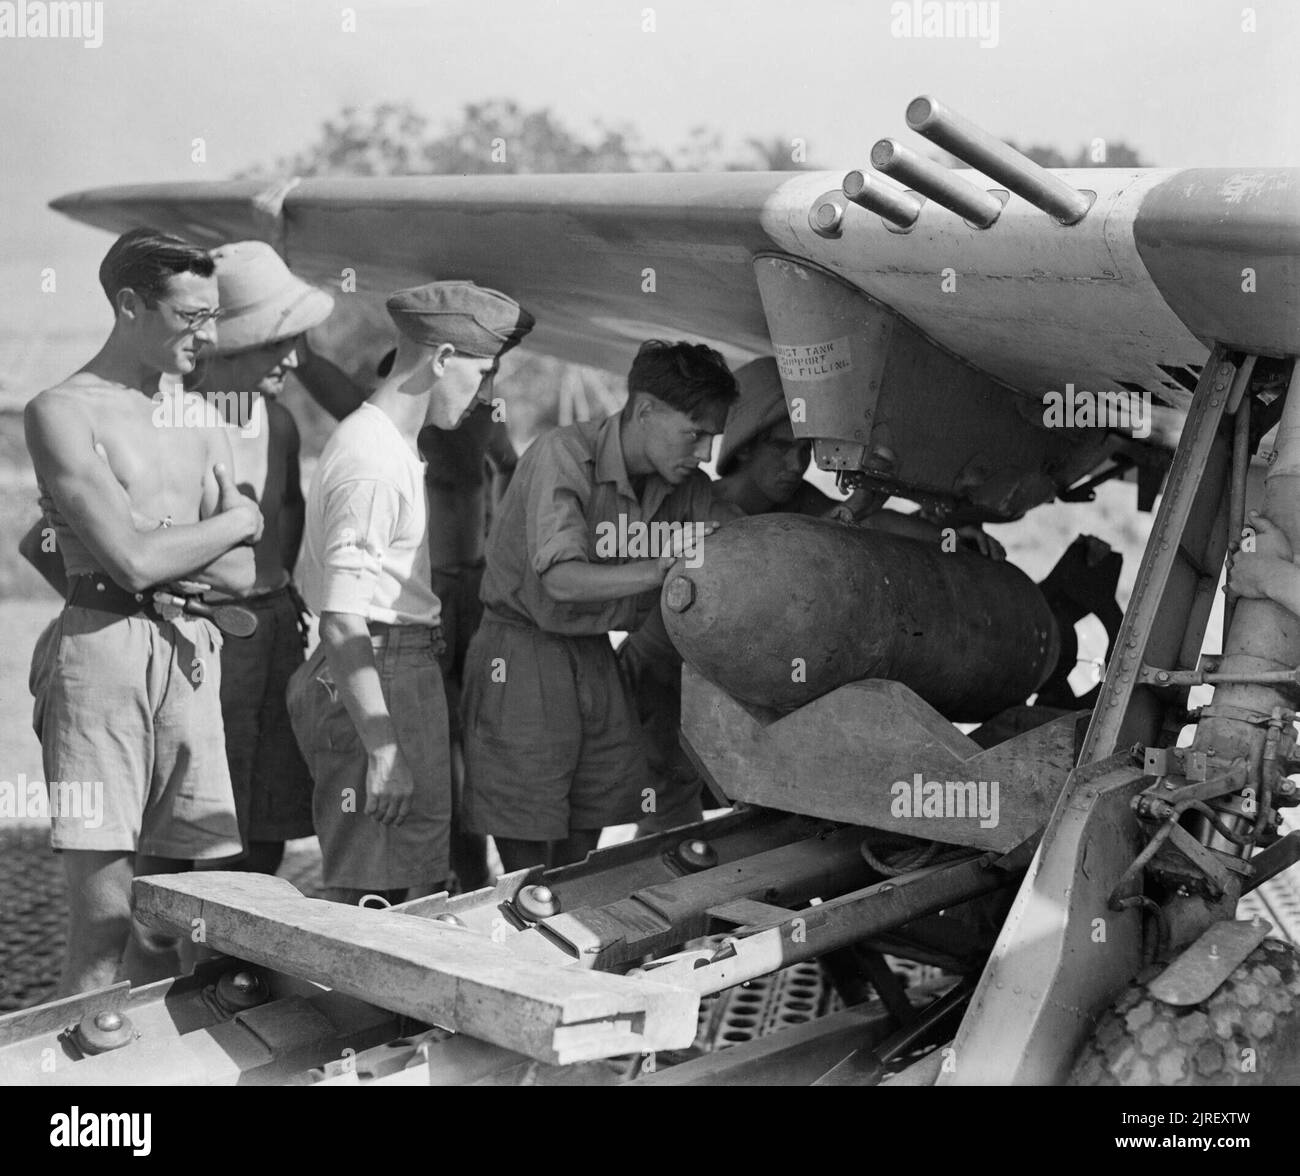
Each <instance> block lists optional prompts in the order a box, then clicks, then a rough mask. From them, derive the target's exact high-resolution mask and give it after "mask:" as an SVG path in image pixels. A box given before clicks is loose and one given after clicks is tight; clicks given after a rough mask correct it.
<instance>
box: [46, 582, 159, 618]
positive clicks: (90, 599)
mask: <svg viewBox="0 0 1300 1176" xmlns="http://www.w3.org/2000/svg"><path fill="white" fill-rule="evenodd" d="M67 603H68V604H70V605H76V606H77V607H78V608H93V609H98V610H99V611H100V612H106V613H112V614H113V615H114V616H119V617H148V618H149V619H150V620H153V621H159V620H161V619H162V618H161V617H160V616H159V615H158V611H157V609H155V608H154V604H153V593H152V592H128V591H127V590H126V589H125V588H123V587H122V586H121V585H120V584H118V583H116V582H115V581H114V580H113V579H111V578H110V577H109V576H106V575H103V574H102V573H93V572H92V573H89V574H86V575H80V576H72V577H70V578H69V582H68V600H67Z"/></svg>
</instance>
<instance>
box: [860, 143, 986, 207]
mask: <svg viewBox="0 0 1300 1176" xmlns="http://www.w3.org/2000/svg"><path fill="white" fill-rule="evenodd" d="M871 166H872V167H874V168H875V169H876V170H877V171H879V172H884V174H885V175H887V176H892V177H893V178H894V179H896V180H898V181H899V182H901V183H904V184H906V185H907V186H908V187H909V188H915V189H916V190H917V191H918V192H920V193H921V195H922V196H928V197H929V198H930V199H931V200H933V201H934V202H935V203H936V204H942V205H943V206H944V208H947V209H950V210H951V211H952V212H955V213H956V214H957V215H958V216H960V217H962V218H963V219H965V220H968V221H970V223H971V224H973V225H977V226H978V227H979V228H981V229H987V228H988V227H989V226H990V225H991V224H993V222H994V221H996V220H997V219H998V217H999V216H1001V215H1002V201H1000V200H999V199H998V198H997V197H996V196H993V195H990V194H989V193H988V192H983V191H981V190H980V189H979V188H977V187H975V185H974V184H971V183H968V182H967V181H966V180H963V179H959V178H958V177H957V176H955V175H953V174H952V172H950V171H949V170H948V169H947V168H946V167H944V166H943V165H942V164H938V163H935V162H934V160H932V159H926V158H925V157H924V156H923V155H917V153H916V152H915V151H912V150H911V149H910V148H907V147H904V146H903V145H902V144H901V143H900V142H898V140H896V139H881V140H880V141H879V142H878V143H877V144H876V145H875V146H874V147H872V149H871Z"/></svg>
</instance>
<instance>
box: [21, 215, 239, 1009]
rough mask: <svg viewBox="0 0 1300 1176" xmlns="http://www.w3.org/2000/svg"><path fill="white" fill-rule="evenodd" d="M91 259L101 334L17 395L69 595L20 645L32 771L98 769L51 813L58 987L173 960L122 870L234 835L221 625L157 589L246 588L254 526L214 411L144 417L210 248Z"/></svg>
mask: <svg viewBox="0 0 1300 1176" xmlns="http://www.w3.org/2000/svg"><path fill="white" fill-rule="evenodd" d="M99 276H100V283H101V285H102V286H103V288H104V293H105V294H106V295H107V297H108V300H109V302H110V303H111V305H112V307H113V314H114V322H113V329H112V332H111V333H110V335H109V337H108V340H107V342H106V343H105V344H104V346H103V347H102V348H101V349H100V351H99V353H98V354H97V355H96V356H95V357H94V358H93V359H92V360H91V361H90V362H89V363H87V364H86V366H85V367H83V368H81V369H80V370H79V371H77V372H75V373H74V374H73V375H71V376H69V377H68V379H67V380H65V381H64V382H63V383H62V384H59V385H57V386H56V387H54V388H50V389H48V390H47V391H44V392H42V393H40V394H39V395H38V396H36V397H35V398H34V399H33V400H32V401H31V402H30V403H29V404H28V405H27V409H26V413H25V423H26V429H27V447H28V449H29V451H30V453H31V457H32V462H33V464H34V466H35V468H36V476H37V480H38V483H39V486H40V489H41V495H42V501H43V503H44V504H45V509H46V520H47V522H48V524H49V525H50V526H51V527H53V529H54V533H55V536H56V542H57V545H58V548H59V550H60V551H61V553H62V556H63V562H64V565H65V568H66V572H67V577H68V592H67V604H66V605H65V607H64V609H63V611H62V613H61V614H60V615H59V618H58V620H57V622H56V624H55V625H54V626H53V628H52V629H51V630H50V631H49V634H48V639H47V640H44V641H42V642H40V643H39V644H38V647H37V650H36V654H35V656H34V658H33V664H32V688H33V691H32V692H33V694H34V695H35V698H36V706H35V714H34V723H35V727H36V731H37V734H38V735H39V736H40V740H41V757H42V761H43V765H44V769H45V776H46V779H47V781H59V780H102V781H103V782H104V813H103V814H102V816H103V820H102V822H100V823H98V825H97V827H95V828H90V827H89V822H86V821H84V820H78V819H76V817H75V816H74V815H70V814H66V813H62V812H59V811H55V812H53V813H52V823H53V831H52V835H51V844H52V845H53V847H54V848H55V849H56V850H59V851H62V855H63V866H64V872H65V875H66V877H67V890H68V905H69V921H68V947H67V956H66V959H65V962H64V969H63V977H62V980H61V983H60V989H59V991H60V993H61V995H68V994H70V993H74V992H82V991H86V990H88V989H91V988H96V987H99V986H101V985H105V984H110V983H112V982H113V981H114V980H115V979H117V977H118V969H119V966H121V967H122V968H123V970H124V972H125V975H126V977H127V978H128V979H130V980H131V981H132V982H133V983H136V984H139V983H143V982H146V981H148V980H153V979H157V978H159V977H162V976H169V975H174V974H175V973H176V971H177V970H178V961H177V959H176V955H175V948H176V941H175V940H172V939H168V938H165V937H163V936H159V935H157V934H154V933H150V932H148V931H146V930H145V929H144V928H143V927H141V926H140V925H138V924H135V925H134V926H133V921H132V918H131V879H132V876H133V874H149V873H162V872H168V871H174V870H178V869H184V868H188V866H189V863H190V861H191V860H193V859H206V858H219V857H227V856H230V855H232V854H236V853H239V852H240V843H239V829H238V825H237V823H236V819H235V809H234V801H233V798H232V795H231V787H230V776H229V773H228V771H227V768H226V753H225V745H224V740H223V737H222V724H221V704H220V688H221V660H220V645H221V637H220V634H219V633H218V631H217V629H216V628H215V627H214V626H213V625H212V624H211V623H210V622H208V621H206V620H201V619H198V618H194V617H189V616H185V615H178V616H175V617H173V619H171V620H163V619H162V618H161V616H160V614H159V613H158V612H157V611H156V610H155V609H154V607H153V597H152V590H153V589H154V588H155V587H156V586H159V585H164V584H172V583H175V582H177V581H193V580H201V581H202V582H204V583H207V584H211V585H212V586H214V587H216V588H220V589H222V590H224V591H226V592H228V593H231V594H234V595H240V594H243V593H246V592H248V591H249V590H250V589H251V588H252V586H253V583H254V561H253V553H252V550H251V546H250V545H251V544H255V543H256V542H257V540H258V538H259V537H260V535H261V532H262V516H261V514H260V512H259V511H258V507H257V504H256V503H255V502H253V501H252V500H251V499H250V498H247V497H246V496H244V495H242V494H241V493H240V492H239V490H238V489H237V488H236V486H235V484H234V482H233V480H232V478H231V475H230V472H229V468H230V463H231V450H230V442H229V440H228V439H227V437H226V434H225V430H224V429H222V428H220V427H211V428H208V427H201V426H200V427H193V426H191V427H186V428H176V429H161V428H158V427H156V426H155V423H154V412H155V408H156V404H155V397H156V396H157V395H158V394H159V391H160V386H159V385H160V379H161V377H163V376H164V375H167V376H173V377H174V376H183V375H185V374H187V373H189V372H191V371H192V370H193V369H194V366H195V362H196V359H197V357H198V354H199V352H200V350H201V349H202V347H203V346H204V344H206V343H208V342H210V341H211V339H212V337H213V333H214V331H213V327H212V325H211V324H212V322H213V320H214V319H215V318H216V316H217V314H218V313H219V310H218V306H217V283H216V279H215V278H214V276H213V262H212V258H211V257H210V256H209V255H208V253H207V252H206V251H204V250H202V249H199V248H197V247H196V246H194V245H191V244H190V243H188V242H186V241H183V240H181V239H180V238H177V237H172V236H168V235H166V234H163V233H159V232H157V231H155V230H152V229H136V230H134V231H132V232H130V233H127V234H126V235H125V236H123V237H120V238H119V239H118V240H117V241H116V242H115V243H114V244H113V246H112V248H110V249H109V251H108V254H107V255H106V256H105V258H104V261H103V263H102V265H101V266H100V273H99ZM197 415H198V417H199V418H200V419H201V418H202V417H203V415H204V414H203V412H202V411H199V413H198V414H197ZM150 520H155V521H156V520H161V524H155V525H152V529H149V528H150V527H151V523H150ZM142 527H143V528H145V529H139V528H142Z"/></svg>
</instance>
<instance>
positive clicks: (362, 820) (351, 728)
mask: <svg viewBox="0 0 1300 1176" xmlns="http://www.w3.org/2000/svg"><path fill="white" fill-rule="evenodd" d="M387 307H388V313H389V316H390V317H391V318H392V320H393V322H394V324H395V325H396V327H397V332H398V336H397V354H396V356H395V358H394V361H393V365H392V368H391V369H390V371H389V373H388V375H387V376H386V377H385V378H384V380H383V382H382V383H381V384H380V385H379V386H378V387H377V388H376V389H375V391H374V392H373V393H372V394H371V396H370V398H369V399H368V400H367V401H366V402H365V403H364V404H362V405H361V407H360V408H358V409H357V410H356V411H355V412H354V413H352V414H351V415H349V416H348V417H346V418H345V419H344V420H343V422H342V423H341V424H340V425H339V427H338V428H337V429H336V430H335V432H334V435H333V436H332V437H331V438H330V440H329V442H328V444H327V445H326V446H325V449H324V452H322V454H321V457H320V463H319V464H318V466H317V467H316V475H315V478H314V479H313V481H312V486H311V490H310V491H309V492H308V495H307V522H306V533H305V536H304V542H303V552H302V557H301V561H300V579H301V583H302V588H303V594H304V596H305V597H306V599H307V603H308V605H309V606H310V607H311V608H312V610H313V611H314V612H316V613H318V614H319V615H320V618H321V623H320V635H321V642H320V646H319V648H318V649H317V651H316V653H315V654H314V655H313V656H312V657H311V658H310V659H309V660H308V661H307V663H306V664H305V665H304V666H303V667H302V668H301V669H299V670H298V672H297V673H295V674H294V677H293V681H292V683H291V685H290V690H289V711H290V714H291V716H292V718H293V727H294V732H295V734H296V735H297V737H298V743H299V746H300V747H301V748H302V750H303V754H304V755H305V756H306V758H307V762H308V765H309V766H310V767H311V769H312V775H313V776H314V777H315V781H316V787H315V794H314V800H313V810H314V814H315V821H316V831H317V833H318V834H319V836H320V841H321V853H322V858H323V869H324V882H325V887H326V891H327V896H328V897H330V898H332V899H334V900H335V901H339V902H357V901H358V900H359V899H360V898H361V897H362V896H363V895H365V894H370V893H378V894H381V895H383V896H384V897H385V898H387V899H388V900H389V901H400V900H401V899H402V898H404V897H406V895H407V891H408V890H410V889H412V888H418V889H419V890H428V889H430V888H432V887H434V886H435V885H436V884H438V883H440V882H441V881H442V879H443V878H444V877H445V876H446V873H447V850H448V832H449V827H450V816H451V764H450V748H449V744H448V728H447V704H446V697H445V694H444V691H443V684H442V676H441V673H440V671H439V668H438V662H437V655H438V652H439V649H440V625H439V619H440V613H441V606H440V604H439V601H438V598H437V596H435V595H434V593H433V590H432V588H431V587H430V577H429V538H428V529H427V521H426V520H427V514H426V504H425V489H424V463H423V462H422V461H421V460H420V458H419V453H418V450H417V446H416V438H417V435H418V434H419V432H420V429H421V427H422V426H423V425H424V424H425V422H426V420H427V421H428V422H429V423H431V424H435V425H438V426H439V427H441V428H445V429H446V428H455V427H456V426H457V425H459V424H460V422H461V421H462V420H463V419H464V418H465V417H466V416H467V415H468V414H469V412H470V411H471V410H472V408H473V407H474V405H475V403H476V402H478V401H487V400H489V399H490V398H491V395H492V380H493V377H494V375H495V373H496V367H497V362H498V360H499V358H500V356H501V355H502V354H503V353H504V352H505V351H507V350H509V349H510V348H511V347H513V346H514V345H515V344H516V343H518V342H519V340H520V339H522V338H523V337H524V336H525V335H526V334H527V333H528V331H529V330H531V328H532V325H533V319H532V316H530V315H529V314H528V312H527V311H525V310H523V309H522V308H521V307H520V306H519V305H518V303H516V302H514V301H513V300H512V299H510V298H508V297H506V296H505V295H504V294H500V293H498V292H497V291H495V290H488V289H485V288H482V287H479V286H476V285H475V284H474V283H473V282H433V283H431V284H429V285H427V286H420V287H417V288H415V289H411V290H402V291H399V292H398V293H396V294H394V295H392V296H391V297H390V298H389V299H388V302H387Z"/></svg>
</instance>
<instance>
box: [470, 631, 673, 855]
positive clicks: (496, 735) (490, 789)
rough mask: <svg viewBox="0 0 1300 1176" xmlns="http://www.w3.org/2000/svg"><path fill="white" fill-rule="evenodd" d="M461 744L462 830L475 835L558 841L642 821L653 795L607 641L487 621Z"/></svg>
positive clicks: (473, 663) (476, 643) (473, 648)
mask: <svg viewBox="0 0 1300 1176" xmlns="http://www.w3.org/2000/svg"><path fill="white" fill-rule="evenodd" d="M502 679H504V680H502ZM464 738H465V796H464V807H463V810H462V823H463V825H464V827H465V828H466V829H467V830H470V831H471V832H474V833H490V834H492V835H494V836H497V837H512V838H518V839H520V840H524V841H558V840H561V839H563V838H565V837H568V836H569V834H570V833H571V832H572V831H574V830H578V829H601V828H604V827H605V826H606V825H621V824H624V823H626V822H629V821H636V820H639V819H640V818H641V816H643V815H644V813H643V811H642V805H643V804H645V803H648V800H649V798H650V797H652V795H653V793H651V792H650V791H649V789H650V788H651V787H652V784H653V780H652V778H651V776H650V774H649V772H648V770H647V767H646V751H645V744H644V741H643V738H642V734H641V726H640V724H639V723H638V722H637V717H636V709H635V706H634V705H633V702H632V699H631V696H630V694H629V691H628V689H627V686H626V684H625V683H624V681H623V678H622V677H621V675H620V674H619V669H618V664H617V662H616V661H615V659H614V650H613V648H612V647H611V646H610V644H609V638H608V637H606V636H605V635H604V634H598V635H595V636H587V637H563V636H560V635H559V634H555V633H544V632H542V631H541V630H540V629H534V628H531V627H524V626H522V625H514V624H510V623H508V622H505V621H501V620H498V619H497V618H495V617H493V616H492V614H491V613H487V614H485V615H484V618H483V623H482V625H481V626H480V628H479V631H478V632H477V633H475V634H474V639H473V641H471V642H470V647H469V655H468V656H467V658H466V659H465V714H464Z"/></svg>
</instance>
